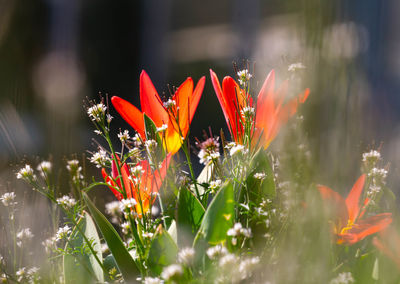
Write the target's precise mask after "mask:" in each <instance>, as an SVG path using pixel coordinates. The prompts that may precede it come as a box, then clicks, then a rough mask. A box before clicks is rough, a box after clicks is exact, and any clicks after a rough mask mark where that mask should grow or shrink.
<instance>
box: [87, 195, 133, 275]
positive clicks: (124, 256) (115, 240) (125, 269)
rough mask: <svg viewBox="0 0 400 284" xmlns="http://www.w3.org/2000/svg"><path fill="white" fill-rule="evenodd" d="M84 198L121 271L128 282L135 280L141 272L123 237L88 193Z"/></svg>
mask: <svg viewBox="0 0 400 284" xmlns="http://www.w3.org/2000/svg"><path fill="white" fill-rule="evenodd" d="M83 198H84V200H85V202H86V205H87V206H88V208H89V210H90V213H91V214H92V217H93V219H94V220H95V222H96V224H97V226H98V227H99V229H100V231H101V233H102V235H103V237H104V240H105V241H106V243H107V245H108V248H109V249H110V251H111V253H112V254H113V256H114V259H115V262H116V264H117V265H118V269H119V271H121V274H122V276H123V277H124V280H125V281H126V282H130V281H131V282H135V281H136V277H137V276H138V275H139V274H140V272H139V270H138V268H137V266H136V263H135V261H134V260H133V258H132V256H131V255H130V254H129V252H128V250H127V249H126V247H125V246H124V244H123V242H122V240H121V237H120V236H119V235H118V233H117V231H116V230H115V229H114V227H113V225H111V223H110V222H108V220H107V219H106V217H104V215H103V214H102V213H101V212H100V211H99V210H98V209H97V208H96V206H95V205H94V204H93V202H92V201H91V200H90V199H89V197H88V196H87V194H86V193H83Z"/></svg>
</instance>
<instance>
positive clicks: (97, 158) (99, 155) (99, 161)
mask: <svg viewBox="0 0 400 284" xmlns="http://www.w3.org/2000/svg"><path fill="white" fill-rule="evenodd" d="M108 161H110V158H109V157H108V155H107V152H106V151H105V150H104V149H100V150H99V151H98V152H95V153H93V155H92V157H90V162H91V163H93V164H95V165H96V168H102V167H104V166H105V165H106V164H107V162H108Z"/></svg>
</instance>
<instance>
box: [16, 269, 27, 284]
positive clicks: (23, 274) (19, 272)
mask: <svg viewBox="0 0 400 284" xmlns="http://www.w3.org/2000/svg"><path fill="white" fill-rule="evenodd" d="M15 276H17V280H18V281H19V282H22V281H24V280H26V279H27V277H28V275H27V273H26V268H25V267H21V268H20V269H18V270H17V272H15Z"/></svg>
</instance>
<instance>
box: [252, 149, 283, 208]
mask: <svg viewBox="0 0 400 284" xmlns="http://www.w3.org/2000/svg"><path fill="white" fill-rule="evenodd" d="M250 168H251V169H253V171H251V172H250V174H249V176H248V177H247V180H246V183H247V189H248V191H249V193H251V199H252V200H253V201H255V202H256V203H257V202H258V201H259V199H261V198H262V197H267V198H274V197H275V196H276V188H275V181H274V172H273V170H272V167H271V162H270V160H269V158H268V155H267V152H265V151H264V150H263V149H260V150H259V151H258V152H257V153H256V154H255V155H254V157H253V159H252V161H251V163H250ZM256 173H264V174H265V178H264V179H263V180H262V181H260V180H259V179H256V178H255V177H254V175H255V174H256Z"/></svg>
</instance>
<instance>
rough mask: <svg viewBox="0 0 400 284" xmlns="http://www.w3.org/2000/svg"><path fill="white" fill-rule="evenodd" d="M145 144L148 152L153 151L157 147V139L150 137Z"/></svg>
mask: <svg viewBox="0 0 400 284" xmlns="http://www.w3.org/2000/svg"><path fill="white" fill-rule="evenodd" d="M144 146H145V147H146V149H147V151H148V152H153V151H154V150H155V149H156V147H157V141H156V140H153V139H150V140H147V141H146V142H144Z"/></svg>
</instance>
